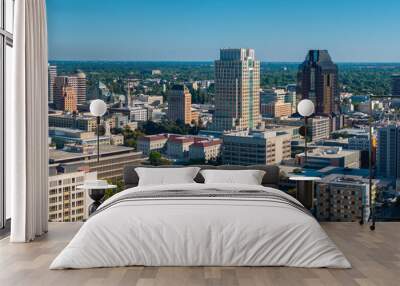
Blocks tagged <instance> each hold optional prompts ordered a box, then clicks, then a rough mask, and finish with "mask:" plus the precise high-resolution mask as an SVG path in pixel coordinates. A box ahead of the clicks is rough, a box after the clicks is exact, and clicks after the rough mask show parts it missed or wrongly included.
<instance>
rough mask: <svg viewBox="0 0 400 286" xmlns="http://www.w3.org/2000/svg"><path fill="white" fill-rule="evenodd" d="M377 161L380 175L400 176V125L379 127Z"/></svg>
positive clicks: (394, 177)
mask: <svg viewBox="0 0 400 286" xmlns="http://www.w3.org/2000/svg"><path fill="white" fill-rule="evenodd" d="M376 163H377V171H378V176H382V177H385V178H391V179H396V178H400V126H398V125H395V124H390V125H388V126H385V127H381V128H378V146H377V154H376Z"/></svg>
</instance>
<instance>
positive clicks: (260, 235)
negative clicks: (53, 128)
mask: <svg viewBox="0 0 400 286" xmlns="http://www.w3.org/2000/svg"><path fill="white" fill-rule="evenodd" d="M207 188H218V189H222V190H223V189H226V190H246V189H248V190H254V189H257V190H264V191H268V192H271V193H276V194H283V195H284V196H285V197H287V198H288V199H290V200H292V201H296V200H295V199H294V198H292V197H290V196H289V195H286V194H284V193H283V192H281V191H279V190H276V189H273V188H265V187H262V186H254V185H238V184H235V185H232V184H207V185H206V184H196V183H193V184H181V185H165V186H146V187H144V186H143V187H135V188H132V189H128V190H125V191H123V192H121V193H119V194H117V195H115V196H113V197H112V198H110V199H109V200H107V201H106V202H104V203H103V204H102V206H100V208H103V207H105V206H107V205H108V204H110V203H112V202H113V201H115V200H117V199H118V198H119V197H121V196H123V195H126V194H128V193H129V192H142V191H150V190H151V191H154V190H159V191H163V190H174V189H179V190H204V189H207ZM128 265H145V266H292V267H331V268H350V267H351V265H350V263H349V262H348V260H347V259H346V258H345V256H344V255H343V254H342V252H341V251H340V250H339V249H338V248H337V247H336V245H335V244H334V243H333V242H332V240H331V239H330V238H329V237H328V236H327V234H326V233H325V231H324V230H323V229H322V228H321V226H320V225H319V223H318V222H317V221H316V220H315V219H314V218H313V217H312V216H310V215H307V214H305V213H303V212H301V211H299V210H298V209H296V208H294V207H292V206H290V205H284V204H278V203H274V202H269V201H264V200H258V199H233V198H206V199H205V198H202V199H198V198H186V199H184V200H179V199H174V198H171V199H149V200H140V201H125V202H121V203H118V204H115V205H112V206H109V207H108V208H107V209H104V210H103V211H102V212H100V213H98V214H96V215H95V216H93V217H91V218H90V219H89V220H88V221H87V222H86V223H85V224H84V225H83V226H82V227H81V229H80V230H79V232H78V233H77V234H76V235H75V237H74V238H73V239H72V241H71V242H70V243H69V244H68V246H67V247H65V249H64V250H63V251H62V252H61V253H60V254H59V255H58V256H57V258H56V259H55V260H54V261H53V263H52V264H51V266H50V269H64V268H92V267H115V266H128Z"/></svg>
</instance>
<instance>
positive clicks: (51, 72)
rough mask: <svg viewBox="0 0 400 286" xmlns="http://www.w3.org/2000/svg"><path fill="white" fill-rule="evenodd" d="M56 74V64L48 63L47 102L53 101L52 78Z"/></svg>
mask: <svg viewBox="0 0 400 286" xmlns="http://www.w3.org/2000/svg"><path fill="white" fill-rule="evenodd" d="M56 76H57V66H52V65H50V64H49V65H48V84H49V87H48V88H49V91H48V92H49V96H48V100H49V103H53V102H54V79H55V78H56Z"/></svg>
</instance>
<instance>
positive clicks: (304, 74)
mask: <svg viewBox="0 0 400 286" xmlns="http://www.w3.org/2000/svg"><path fill="white" fill-rule="evenodd" d="M297 95H298V98H299V99H305V98H308V99H310V100H312V101H313V102H314V104H315V114H316V115H325V116H332V115H334V114H336V113H338V112H339V108H338V102H339V86H338V67H337V65H336V64H335V63H334V62H333V61H332V59H331V57H330V55H329V53H328V51H327V50H310V51H309V52H308V54H307V57H306V59H305V61H304V62H303V63H302V64H301V65H300V66H299V71H298V74H297Z"/></svg>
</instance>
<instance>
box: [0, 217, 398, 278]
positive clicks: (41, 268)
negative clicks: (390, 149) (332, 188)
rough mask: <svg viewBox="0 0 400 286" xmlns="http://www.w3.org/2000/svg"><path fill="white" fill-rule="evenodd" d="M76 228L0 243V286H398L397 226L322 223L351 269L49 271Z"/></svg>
mask: <svg viewBox="0 0 400 286" xmlns="http://www.w3.org/2000/svg"><path fill="white" fill-rule="evenodd" d="M80 226H81V224H80V223H51V224H50V231H49V233H48V234H47V235H45V236H44V237H42V238H40V239H38V240H36V241H34V242H32V243H27V244H10V243H9V241H8V238H5V239H2V240H0V285H2V286H19V285H22V286H25V285H29V286H36V285H38V286H46V285H57V286H63V285H66V286H75V285H84V286H89V285H95V286H99V285H107V286H108V285H136V286H180V285H193V286H215V285H226V286H266V285H274V286H275V285H288V286H293V285H296V286H297V285H299V286H302V285H304V286H313V285H329V286H330V285H346V286H347V285H348V286H351V285H358V286H360V285H361V286H364V285H365V286H371V285H376V286H380V285H382V286H391V285H393V286H394V285H396V286H397V285H400V278H399V273H400V223H395V222H385V223H378V224H377V229H376V231H374V232H372V231H370V230H369V228H368V226H360V225H358V224H357V223H324V224H322V226H323V228H324V229H325V230H326V232H327V233H328V234H329V236H330V237H331V239H332V240H333V241H334V242H335V243H336V244H337V245H338V247H339V248H340V249H341V250H342V251H343V253H344V254H345V255H346V257H347V258H348V259H349V260H350V262H351V263H352V265H353V268H352V269H348V270H343V269H305V268H289V267H123V268H102V269H86V270H57V271H55V270H53V271H50V270H48V267H49V264H50V263H51V261H52V260H53V259H54V257H55V256H56V255H57V254H58V253H59V252H60V251H61V250H62V249H63V248H64V247H65V245H66V244H67V243H68V241H69V240H70V239H71V238H72V237H73V235H74V234H75V233H76V232H77V231H78V229H79V228H80Z"/></svg>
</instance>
